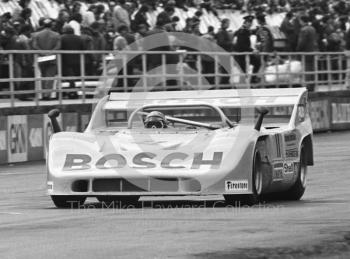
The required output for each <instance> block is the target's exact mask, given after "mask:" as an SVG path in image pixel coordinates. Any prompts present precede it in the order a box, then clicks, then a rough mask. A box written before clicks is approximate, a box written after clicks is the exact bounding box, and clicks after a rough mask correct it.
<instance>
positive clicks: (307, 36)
mask: <svg viewBox="0 0 350 259" xmlns="http://www.w3.org/2000/svg"><path fill="white" fill-rule="evenodd" d="M300 24H301V30H300V34H299V38H298V45H297V51H298V52H309V53H310V52H315V51H317V50H318V45H317V33H316V30H315V28H314V27H312V26H311V25H310V24H309V17H308V16H305V15H303V16H301V17H300ZM303 60H304V62H305V63H304V69H305V72H311V71H314V69H315V58H314V55H305V57H304V59H303ZM314 80H315V75H313V74H306V75H305V81H306V83H307V87H308V89H309V90H310V91H312V90H313V89H314V86H315V83H314V82H313V81H314Z"/></svg>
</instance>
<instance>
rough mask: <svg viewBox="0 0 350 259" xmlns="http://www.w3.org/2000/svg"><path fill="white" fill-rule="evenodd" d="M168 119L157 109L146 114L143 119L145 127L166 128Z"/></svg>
mask: <svg viewBox="0 0 350 259" xmlns="http://www.w3.org/2000/svg"><path fill="white" fill-rule="evenodd" d="M167 124H168V121H167V120H166V118H165V116H164V114H163V113H161V112H159V111H152V112H150V113H149V114H147V116H146V119H145V127H146V128H166V127H167Z"/></svg>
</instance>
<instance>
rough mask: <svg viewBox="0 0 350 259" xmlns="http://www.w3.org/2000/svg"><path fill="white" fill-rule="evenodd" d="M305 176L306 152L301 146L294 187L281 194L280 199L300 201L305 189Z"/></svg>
mask: <svg viewBox="0 0 350 259" xmlns="http://www.w3.org/2000/svg"><path fill="white" fill-rule="evenodd" d="M306 175H307V163H306V152H305V148H304V144H302V145H301V149H300V158H299V167H298V178H297V180H296V181H295V183H294V185H293V186H292V187H291V188H290V189H289V190H288V191H285V192H283V193H282V197H283V198H284V199H286V200H300V198H301V197H302V196H303V194H304V192H305V189H306Z"/></svg>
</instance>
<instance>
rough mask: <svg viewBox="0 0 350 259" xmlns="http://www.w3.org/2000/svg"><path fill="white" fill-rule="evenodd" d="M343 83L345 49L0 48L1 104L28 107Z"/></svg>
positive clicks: (347, 63) (349, 69)
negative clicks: (29, 103)
mask: <svg viewBox="0 0 350 259" xmlns="http://www.w3.org/2000/svg"><path fill="white" fill-rule="evenodd" d="M247 64H250V65H247ZM253 72H254V73H253ZM349 78H350V55H349V53H348V52H337V53H334V52H314V53H295V52H291V53H287V52H276V53H259V54H258V55H257V54H253V53H227V52H200V53H199V52H196V51H185V50H181V51H168V52H164V51H148V52H143V51H123V52H111V51H98V52H97V51H81V52H79V53H77V52H76V51H55V52H53V51H14V50H13V51H12V50H11V51H0V90H1V91H0V98H2V99H3V100H4V102H5V100H6V101H7V103H8V104H7V105H8V106H9V107H15V106H17V104H18V103H19V100H20V99H24V97H28V96H29V97H30V98H32V99H33V101H34V102H35V105H36V106H38V105H40V103H41V102H42V100H43V99H44V100H45V99H50V98H54V99H55V101H52V102H56V103H58V104H64V100H65V99H66V98H77V97H78V95H77V93H79V100H78V101H77V102H78V103H86V102H88V101H87V100H88V99H89V98H91V97H94V96H95V97H96V96H98V94H103V93H106V92H107V91H109V90H115V91H161V90H173V89H180V90H187V89H213V88H215V89H218V88H247V87H294V86H300V85H305V86H307V87H309V89H310V90H313V89H314V88H315V86H320V85H324V86H327V89H329V90H331V89H332V88H333V87H334V86H335V85H338V86H342V88H343V89H346V88H347V87H348V85H349ZM48 96H49V97H48ZM4 102H3V103H4Z"/></svg>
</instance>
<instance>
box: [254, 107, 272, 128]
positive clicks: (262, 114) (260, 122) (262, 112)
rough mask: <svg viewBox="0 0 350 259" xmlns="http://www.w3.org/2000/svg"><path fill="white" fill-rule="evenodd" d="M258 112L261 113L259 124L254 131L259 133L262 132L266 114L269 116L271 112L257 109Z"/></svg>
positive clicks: (256, 124) (257, 123)
mask: <svg viewBox="0 0 350 259" xmlns="http://www.w3.org/2000/svg"><path fill="white" fill-rule="evenodd" d="M256 110H257V111H258V112H259V118H258V120H257V122H256V123H255V127H254V129H255V130H257V131H260V128H261V125H262V123H263V120H264V116H265V115H266V114H268V112H269V111H268V110H267V109H265V108H261V109H256Z"/></svg>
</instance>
